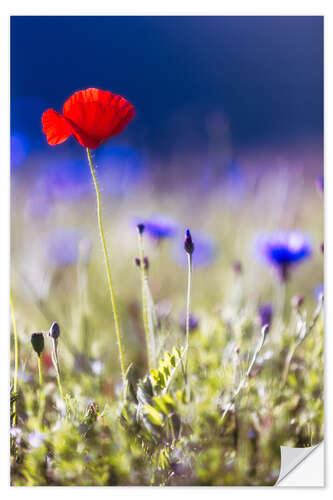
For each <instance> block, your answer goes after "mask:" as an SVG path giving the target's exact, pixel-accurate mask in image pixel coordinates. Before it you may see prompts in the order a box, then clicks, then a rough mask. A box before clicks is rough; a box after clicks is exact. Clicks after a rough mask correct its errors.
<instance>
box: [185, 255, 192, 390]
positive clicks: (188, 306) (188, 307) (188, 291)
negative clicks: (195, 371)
mask: <svg viewBox="0 0 333 500" xmlns="http://www.w3.org/2000/svg"><path fill="white" fill-rule="evenodd" d="M187 264H188V266H187V269H188V271H187V296H186V344H185V349H186V353H185V380H187V359H188V351H189V339H190V304H191V277H192V254H190V253H188V254H187Z"/></svg>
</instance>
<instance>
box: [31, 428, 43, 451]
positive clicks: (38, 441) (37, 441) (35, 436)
mask: <svg viewBox="0 0 333 500" xmlns="http://www.w3.org/2000/svg"><path fill="white" fill-rule="evenodd" d="M28 441H29V444H30V446H32V447H33V448H39V447H40V446H42V444H43V443H44V441H45V434H44V433H43V432H38V431H33V432H30V434H29V436H28Z"/></svg>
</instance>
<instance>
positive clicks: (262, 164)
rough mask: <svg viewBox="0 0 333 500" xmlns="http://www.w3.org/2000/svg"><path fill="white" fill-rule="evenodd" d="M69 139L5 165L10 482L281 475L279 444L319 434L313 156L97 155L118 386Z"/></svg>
mask: <svg viewBox="0 0 333 500" xmlns="http://www.w3.org/2000/svg"><path fill="white" fill-rule="evenodd" d="M110 148H111V149H110V150H111V151H112V145H111V146H110ZM116 151H118V150H117V149H116ZM119 151H121V148H120V150H119ZM119 151H118V152H119ZM75 152H76V158H75V161H74V160H73V161H72V160H70V161H69V160H68V162H67V163H66V161H64V160H63V159H62V157H61V153H60V152H59V150H56V149H54V150H52V151H50V153H49V155H50V158H51V157H52V161H51V166H50V167H47V168H45V166H44V163H43V161H44V160H43V161H40V162H38V161H36V162H35V163H33V162H32V163H33V166H32V167H31V166H30V167H29V168H30V170H29V175H27V171H28V170H24V169H21V170H20V169H17V170H15V171H14V172H13V173H12V195H11V294H12V304H13V309H12V316H11V317H12V323H11V325H12V327H11V377H10V378H11V430H10V440H11V484H12V485H15V486H16V485H17V486H26V485H28V486H37V485H51V486H54V485H59V486H70V485H77V486H91V485H95V486H98V485H101V486H108V485H118V486H119V485H142V486H144V485H154V486H163V485H167V486H175V485H176V486H177V485H180V486H184V485H186V486H187V485H190V486H202V485H212V486H219V485H244V486H246V485H273V484H274V483H275V482H276V480H277V477H278V475H279V468H280V446H281V445H284V446H295V447H306V446H311V445H314V444H316V443H318V442H320V441H321V440H322V439H323V421H324V406H323V368H324V367H323V349H324V319H323V296H322V293H321V291H322V290H321V288H320V287H321V285H322V283H323V253H322V249H321V244H322V242H323V195H322V191H321V189H320V187H319V189H318V185H317V184H318V181H317V184H316V180H317V178H318V175H320V174H321V170H322V168H321V163H320V162H321V161H322V160H321V158H320V154H317V153H315V154H313V155H312V156H311V155H310V154H309V153H308V152H304V150H302V148H299V149H297V151H296V152H295V151H294V152H293V153H292V154H291V153H290V151H289V150H286V151H282V152H281V151H278V152H277V151H270V152H267V151H265V154H262V153H261V150H260V147H258V149H257V151H256V152H255V153H254V152H253V151H249V152H246V153H244V154H243V155H242V156H241V157H240V159H239V161H238V162H237V163H235V162H231V163H230V164H228V163H226V164H223V165H220V164H219V163H218V160H219V157H218V156H214V157H212V156H209V155H206V156H205V155H203V156H201V157H200V158H198V156H197V155H195V154H192V155H188V156H186V157H185V156H182V155H179V156H178V157H177V155H176V156H175V157H174V158H172V160H164V163H163V161H162V160H159V163H158V162H156V164H154V160H150V163H151V165H150V170H149V169H147V170H144V169H143V171H140V173H139V175H136V174H135V175H134V174H133V172H132V170H131V169H130V168H129V167H128V164H126V165H125V164H124V159H123V157H122V156H119V158H118V161H119V165H118V164H117V156H116V157H112V168H111V166H110V163H109V162H110V161H111V160H110V159H109V160H108V157H107V156H105V157H103V156H100V157H99V156H98V151H97V150H96V155H93V157H92V159H93V161H94V162H95V164H96V165H97V168H96V175H97V178H98V180H99V183H100V187H101V197H102V215H103V223H104V232H105V239H106V246H107V248H108V252H109V258H110V264H111V273H112V281H113V287H114V294H115V298H116V303H117V308H118V319H119V328H120V332H121V340H122V347H123V355H124V365H125V371H126V375H125V384H124V383H123V381H122V374H121V370H120V363H119V355H118V346H117V339H116V336H115V327H114V320H113V313H112V307H111V304H110V297H109V294H108V285H107V278H106V274H105V266H104V257H103V250H102V246H101V242H100V237H99V232H98V226H97V217H96V199H95V193H94V186H93V183H92V181H91V180H90V178H89V165H88V162H87V159H86V157H85V154H84V151H83V150H81V149H80V148H79V147H78V148H77V150H75ZM57 155H58V156H57ZM126 158H127V157H126ZM126 161H127V162H129V164H131V161H134V160H133V158H132V157H130V158H129V160H128V159H127V160H126ZM157 163H158V165H157ZM135 172H136V171H135ZM156 172H158V174H156ZM132 174H133V175H132ZM86 175H87V176H86ZM108 176H109V177H108ZM137 224H143V225H144V228H143V229H142V231H141V233H140V231H138V229H137ZM187 228H188V229H189V230H190V234H191V236H192V240H193V245H194V250H193V254H192V258H193V263H192V264H193V265H192V273H191V283H190V301H189V303H188V277H189V274H188V272H189V271H188V255H189V254H188V253H187V252H186V249H185V248H184V237H185V231H186V229H187ZM277 230H279V231H280V232H279V233H277ZM281 231H287V232H288V231H295V233H294V238H296V243H295V240H293V241H292V242H290V241H289V240H288V238H289V236H288V234H289V233H282V232H281ZM138 233H139V234H138ZM286 234H287V236H286ZM138 235H139V243H140V237H141V242H142V243H143V247H140V244H138ZM303 237H304V244H300V241H301V242H302V241H303V240H302V238H303ZM297 238H298V239H297ZM258 241H260V242H261V246H260V245H259V244H258ZM263 242H264V247H263ZM269 244H270V245H271V246H273V247H274V248H273V250H274V251H275V250H276V253H274V252H273V253H272V252H271V253H270V254H269V255H267V252H268V251H269V250H272V248H271V247H269ZM265 245H266V246H265ZM274 245H275V246H274ZM268 247H269V248H268ZM295 248H296V250H297V251H296V253H295ZM265 249H266V255H265ZM273 250H272V251H273ZM286 252H287V253H288V252H289V253H291V254H292V256H291V257H290V259H291V260H290V266H289V262H288V266H286V268H285V267H283V266H282V267H283V269H282V267H281V265H280V264H281V262H283V263H285V262H287V260H286V259H287V257H288V255H289V254H288V255H287V257H286V255H285V253H286ZM293 252H294V253H293ZM297 252H299V253H297ZM282 254H283V255H282ZM281 255H282V256H281ZM142 257H144V262H145V265H141V262H142V261H143V260H142ZM274 259H275V260H274ZM279 259H280V260H279ZM281 270H282V271H281ZM143 304H145V305H146V307H144V308H143ZM187 304H188V305H189V311H188V312H190V316H188V318H187V319H188V324H187V321H186V316H187ZM13 318H15V323H14V321H13ZM54 322H56V323H57V324H58V325H59V328H60V330H59V331H60V336H59V337H58V336H57V335H53V333H54V331H56V332H57V333H59V332H58V330H54V329H53V330H51V331H50V327H51V325H52V324H53V323H54ZM14 326H15V327H16V328H14ZM15 329H16V333H17V339H18V367H17V368H18V378H17V386H15V385H14V379H15V344H14V338H15ZM187 330H188V331H187ZM40 332H42V338H43V342H44V348H43V350H42V351H41V354H40V358H39V355H38V354H37V352H36V349H34V347H33V345H32V343H31V336H32V334H33V333H40ZM43 332H44V333H43ZM50 333H51V334H50ZM187 334H188V344H187ZM52 335H53V336H52ZM147 338H148V344H149V350H150V363H149V359H148V356H147ZM35 345H36V344H35ZM37 350H38V348H37ZM39 359H40V366H39V363H38V361H39ZM149 364H150V365H151V369H150V370H149ZM39 368H40V370H41V372H40V373H39V371H38V370H39ZM57 377H58V379H57Z"/></svg>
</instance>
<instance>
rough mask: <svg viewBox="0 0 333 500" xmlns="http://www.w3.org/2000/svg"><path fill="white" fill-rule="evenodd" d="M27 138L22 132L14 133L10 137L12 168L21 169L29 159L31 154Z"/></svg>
mask: <svg viewBox="0 0 333 500" xmlns="http://www.w3.org/2000/svg"><path fill="white" fill-rule="evenodd" d="M30 149H31V148H30V144H29V141H28V139H27V137H26V136H25V135H24V134H21V133H20V132H16V131H13V132H12V133H11V135H10V165H11V168H12V169H14V168H17V167H20V166H21V165H22V164H23V163H24V162H25V160H26V159H27V157H28V155H29V152H30Z"/></svg>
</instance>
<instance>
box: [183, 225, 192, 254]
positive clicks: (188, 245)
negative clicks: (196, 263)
mask: <svg viewBox="0 0 333 500" xmlns="http://www.w3.org/2000/svg"><path fill="white" fill-rule="evenodd" d="M184 248H185V252H187V253H188V254H189V255H192V253H193V252H194V244H193V241H192V236H191V233H190V230H189V229H186V233H185V239H184Z"/></svg>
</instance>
